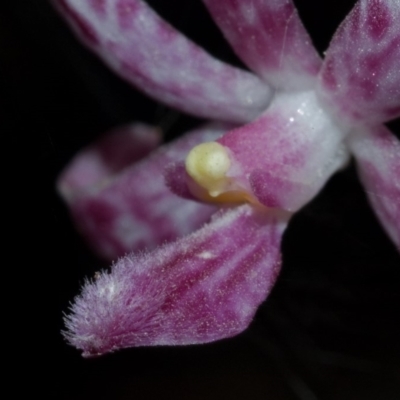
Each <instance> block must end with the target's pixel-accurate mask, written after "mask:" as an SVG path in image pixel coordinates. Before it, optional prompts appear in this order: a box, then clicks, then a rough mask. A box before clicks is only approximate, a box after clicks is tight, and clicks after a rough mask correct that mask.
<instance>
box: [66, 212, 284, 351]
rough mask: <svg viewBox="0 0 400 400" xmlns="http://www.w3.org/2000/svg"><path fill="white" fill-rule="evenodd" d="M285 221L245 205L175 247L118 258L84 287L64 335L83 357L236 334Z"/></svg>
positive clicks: (269, 271) (269, 282)
mask: <svg viewBox="0 0 400 400" xmlns="http://www.w3.org/2000/svg"><path fill="white" fill-rule="evenodd" d="M289 218H290V214H287V213H282V212H278V211H276V212H273V213H266V212H265V210H263V209H256V208H254V207H251V206H249V205H243V206H240V207H235V208H231V209H227V210H221V211H219V212H218V213H217V214H216V215H215V216H214V217H213V219H212V221H211V222H210V223H209V224H206V225H205V226H204V227H203V228H201V229H200V230H198V231H197V232H194V233H192V234H191V235H189V236H186V237H183V238H181V239H179V240H178V241H177V242H175V243H170V244H167V245H165V246H162V247H160V248H158V249H157V250H155V251H153V252H152V253H151V254H150V253H142V254H139V255H134V254H131V255H129V256H127V257H125V258H122V259H120V260H119V261H118V262H117V263H116V264H115V265H114V266H113V268H112V272H111V273H103V274H102V275H101V276H100V277H98V278H97V279H96V280H95V281H94V282H86V285H85V287H84V289H83V291H82V293H81V295H80V296H79V297H78V298H77V299H76V301H75V303H74V304H73V305H72V313H71V314H70V315H69V316H67V317H66V325H67V328H68V332H67V333H65V337H66V338H67V340H68V341H69V342H70V343H71V344H73V345H74V346H76V347H78V348H79V349H81V350H83V352H84V354H85V356H88V355H91V354H99V353H102V352H109V351H114V350H115V349H117V348H124V347H130V346H133V345H136V346H145V345H149V344H153V345H167V344H169V345H171V344H176V345H177V344H180V345H182V344H196V343H204V342H212V341H215V340H218V339H221V338H223V337H229V336H233V335H235V334H237V333H239V332H241V331H242V330H243V329H245V327H247V325H248V324H249V323H250V321H251V319H252V317H253V315H254V313H255V311H256V308H257V306H258V305H259V304H260V303H261V302H262V301H263V300H264V298H265V297H266V295H267V294H268V292H269V290H271V288H272V287H273V284H274V282H275V280H276V277H277V275H278V271H279V268H280V250H279V247H280V246H279V245H280V239H281V236H282V233H283V231H284V229H285V227H286V225H287V221H288V219H289ZM132 282H133V283H134V285H132Z"/></svg>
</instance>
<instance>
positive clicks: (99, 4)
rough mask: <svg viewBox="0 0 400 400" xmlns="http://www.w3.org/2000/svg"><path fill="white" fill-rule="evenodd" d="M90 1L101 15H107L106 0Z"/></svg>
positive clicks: (91, 5)
mask: <svg viewBox="0 0 400 400" xmlns="http://www.w3.org/2000/svg"><path fill="white" fill-rule="evenodd" d="M88 2H89V4H90V7H91V8H92V9H93V11H94V12H95V13H96V14H97V15H98V16H99V17H105V16H106V0H88Z"/></svg>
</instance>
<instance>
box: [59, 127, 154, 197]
mask: <svg viewBox="0 0 400 400" xmlns="http://www.w3.org/2000/svg"><path fill="white" fill-rule="evenodd" d="M161 140H162V136H161V131H160V130H159V129H158V128H156V127H152V126H149V125H146V124H141V123H135V124H131V125H127V126H122V127H119V128H116V129H114V130H113V131H111V132H109V133H107V134H106V135H104V136H103V137H102V138H101V139H100V140H98V141H97V142H96V143H95V144H94V145H91V146H89V147H87V148H86V149H84V150H81V151H80V152H79V153H78V155H77V156H75V157H74V158H73V160H72V161H71V162H70V164H69V166H68V168H67V169H66V170H65V171H63V173H62V174H61V176H60V178H59V179H58V190H59V192H60V193H61V194H62V196H63V198H64V200H66V201H67V202H68V201H72V200H73V198H74V197H75V196H79V195H81V194H84V193H85V192H90V191H95V190H96V187H98V186H103V185H104V184H106V183H107V182H108V181H109V180H110V179H112V178H113V176H114V175H116V174H117V173H119V172H120V171H121V170H122V169H124V168H126V167H128V166H129V165H131V164H133V163H135V162H137V161H139V160H140V159H141V158H143V157H145V156H147V154H149V153H150V152H151V151H152V150H154V149H155V148H156V147H158V145H159V144H160V143H161Z"/></svg>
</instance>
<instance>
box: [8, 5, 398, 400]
mask: <svg viewBox="0 0 400 400" xmlns="http://www.w3.org/2000/svg"><path fill="white" fill-rule="evenodd" d="M216 1H217V0H216ZM149 3H151V4H152V5H153V6H154V7H155V8H156V9H157V10H158V11H159V13H160V14H161V15H163V16H164V17H165V18H166V19H168V20H169V21H170V22H171V23H172V24H173V25H175V26H176V27H177V28H179V29H180V30H182V31H184V32H185V33H186V34H187V35H188V36H189V37H191V38H192V39H193V40H194V41H196V42H197V43H199V44H201V45H202V46H204V47H205V48H207V49H208V50H209V51H210V52H211V53H212V54H214V55H216V56H217V57H219V58H221V59H223V60H225V61H228V62H230V63H233V64H236V65H241V63H240V61H239V60H237V58H236V57H235V56H234V55H233V54H232V52H231V50H230V49H229V47H228V45H227V44H226V43H225V42H224V40H223V39H222V36H221V34H220V33H219V32H218V30H217V28H216V27H215V26H214V25H213V23H212V21H211V19H210V18H209V17H208V15H207V13H206V11H205V9H204V7H203V6H202V4H201V2H200V1H199V0H170V1H161V0H159V1H156V0H152V1H149ZM296 4H297V5H298V8H299V12H300V14H301V17H302V19H303V21H304V23H305V25H306V27H307V29H308V30H309V32H310V34H311V36H312V38H313V40H314V43H315V44H316V46H317V48H318V50H319V51H320V52H321V53H322V52H323V50H324V49H326V47H327V46H328V43H329V38H330V37H331V36H332V34H333V32H334V31H335V28H336V27H337V25H338V24H339V23H340V21H341V20H342V19H343V17H344V16H345V15H346V13H347V12H348V10H349V9H350V8H351V7H352V5H353V4H354V2H353V1H350V0H349V1H344V0H343V1H338V0H335V1H333V0H329V1H324V2H322V1H317V0H302V1H300V0H298V1H297V2H296ZM0 97H1V99H0V102H1V105H0V106H1V110H2V112H1V114H0V129H1V132H3V138H5V137H8V138H12V139H13V141H15V145H14V144H13V145H12V147H11V150H10V152H8V151H7V150H6V149H7V148H6V146H4V147H3V148H4V149H5V150H6V151H5V153H9V154H5V157H6V159H7V157H8V156H11V158H12V163H11V167H10V168H8V169H7V171H8V170H9V169H11V170H12V171H13V172H14V174H15V176H12V179H13V180H14V182H16V186H17V187H18V189H22V190H23V192H24V195H23V196H22V201H23V204H24V206H23V207H22V208H23V209H24V210H25V211H27V213H28V214H30V215H31V216H33V217H34V218H35V222H33V223H28V222H27V221H25V220H24V217H22V215H23V213H22V211H21V212H19V211H18V214H16V215H17V220H18V229H17V230H18V238H17V239H16V242H15V243H18V246H19V248H20V250H19V251H20V252H21V254H23V253H28V256H29V257H28V258H29V262H27V263H23V262H22V261H21V262H20V263H19V264H18V262H14V264H16V270H17V271H18V275H19V277H18V279H19V280H20V281H25V282H26V283H27V286H29V287H30V288H31V290H30V291H29V292H28V291H27V293H29V295H28V294H27V298H26V300H24V306H23V309H22V310H21V309H19V308H18V309H16V310H15V311H16V312H15V315H16V317H17V319H18V320H19V321H20V323H21V324H22V329H21V332H22V339H21V340H20V341H19V344H18V350H22V353H23V356H21V358H18V359H17V362H18V364H19V367H18V368H17V370H16V372H15V373H16V374H17V376H19V377H20V378H21V383H24V382H27V381H28V380H29V381H31V382H32V385H31V384H30V385H29V389H30V391H31V392H32V393H34V394H35V395H36V394H39V396H40V397H41V398H54V399H68V400H72V399H75V400H79V399H87V400H89V399H97V400H100V399H113V400H114V399H115V400H120V399H121V400H122V399H138V400H142V399H149V400H151V399H160V398H171V399H176V400H180V399H189V400H191V399H210V400H211V399H224V398H229V399H232V400H236V399H238V400H240V399H245V398H246V399H250V400H253V399H254V400H257V399H268V400H275V399H285V400H286V399H287V400H292V399H301V400H314V399H322V400H336V399H337V400H356V399H363V400H369V399H371V400H375V399H376V400H378V399H379V400H380V399H383V400H392V399H393V400H394V399H397V398H398V394H399V393H400V344H399V338H400V322H399V315H400V295H399V293H400V291H399V288H400V257H399V254H398V253H397V252H396V250H395V248H394V246H393V245H392V244H391V242H390V241H389V240H388V238H387V237H386V235H385V234H384V233H383V231H382V229H381V228H380V226H379V225H378V223H377V221H376V220H375V218H374V216H373V214H372V212H371V209H370V208H369V206H368V204H367V202H366V198H365V193H364V191H363V189H362V187H361V186H360V184H359V182H358V179H357V177H356V173H355V170H354V167H353V166H351V167H349V168H348V169H346V170H345V171H344V172H341V173H339V174H337V175H336V176H335V177H333V178H332V179H331V181H330V182H329V183H328V185H327V186H326V188H325V189H324V190H323V191H322V193H321V194H320V195H319V196H318V198H316V199H315V200H314V201H313V202H312V203H311V204H310V205H308V206H307V207H305V209H304V210H302V212H300V213H299V214H298V215H297V216H296V217H295V218H294V220H293V222H292V223H291V225H290V228H289V229H288V231H287V234H286V235H285V238H284V243H283V254H284V265H283V271H282V274H281V276H280V278H279V280H278V283H277V285H276V287H275V289H274V291H273V293H272V295H271V296H270V298H269V300H268V301H267V302H266V303H265V304H264V305H263V306H262V307H261V308H260V310H259V312H258V313H257V317H256V319H255V321H254V323H253V324H252V326H251V328H250V329H249V330H247V331H246V332H245V333H244V334H242V335H240V336H239V337H237V338H234V339H231V340H225V341H221V342H218V343H214V344H211V345H203V346H190V347H182V348H139V349H130V350H124V351H121V352H119V353H116V354H113V355H109V356H105V357H101V358H97V359H91V360H84V359H82V358H81V356H80V355H79V353H78V352H77V351H76V350H75V349H72V348H70V347H69V346H67V345H66V344H65V343H64V341H63V339H62V336H61V334H60V330H61V329H62V327H63V322H62V313H63V312H65V311H66V310H67V308H68V302H69V301H70V300H71V299H72V298H73V296H74V295H75V294H77V292H78V290H79V287H80V285H81V284H82V282H83V279H84V277H85V276H91V275H93V273H94V271H97V270H98V269H99V268H101V267H102V266H105V265H104V264H102V262H101V261H99V260H98V259H96V258H95V256H94V255H92V254H91V253H90V251H89V250H88V249H87V248H86V245H85V244H84V243H83V242H82V240H81V238H80V237H79V236H78V235H77V234H76V233H75V230H74V228H73V226H72V225H71V222H70V220H69V218H68V213H67V210H66V209H65V207H64V205H63V204H62V202H61V201H60V199H59V198H58V196H57V194H56V192H55V190H54V182H55V179H56V177H57V175H58V174H59V172H60V170H61V169H62V168H63V167H64V166H65V165H66V163H67V162H68V160H70V158H71V157H72V156H73V155H74V154H75V152H76V151H78V150H79V149H80V148H82V147H83V146H84V145H86V144H88V143H90V142H91V141H92V140H94V139H95V138H96V137H98V136H99V135H100V134H101V133H103V132H104V131H106V130H107V129H109V128H111V127H114V126H116V125H119V124H122V123H126V122H130V121H133V120H141V121H145V122H148V123H150V124H155V125H159V126H161V127H162V128H163V129H164V131H165V132H166V140H170V139H171V138H173V137H175V136H176V135H179V134H180V133H182V132H184V131H185V130H187V129H188V128H190V127H192V126H195V125H196V124H197V123H198V122H199V121H198V120H195V119H193V118H190V117H187V116H184V115H182V114H180V113H179V112H176V111H174V110H171V109H169V108H167V107H165V106H163V105H161V104H158V103H156V102H154V101H153V100H150V99H148V98H146V97H144V96H143V95H142V94H141V93H139V92H138V91H136V90H135V89H133V88H131V87H129V86H128V85H127V84H126V83H125V82H122V81H121V80H120V79H119V78H117V77H116V76H114V75H113V74H112V73H110V72H109V71H108V70H107V69H106V68H105V67H103V65H102V64H101V62H99V61H98V60H97V59H96V58H95V57H94V56H92V55H91V54H90V53H89V52H87V51H86V50H85V49H84V48H83V47H82V46H81V45H80V44H79V43H78V42H77V41H76V40H75V38H74V37H73V35H72V34H71V33H70V31H69V29H68V28H67V27H66V26H65V25H64V23H63V21H62V20H61V19H60V18H59V17H58V15H57V14H56V13H55V12H54V11H53V10H52V8H51V7H50V6H49V4H48V3H47V2H46V1H39V0H37V1H27V0H11V1H7V0H2V2H1V5H0ZM391 128H392V130H393V131H394V132H395V133H396V134H397V136H398V137H400V123H399V120H397V121H394V122H393V123H392V124H391ZM25 153H26V154H27V156H25ZM25 160H26V161H25ZM14 166H16V167H15V168H14ZM21 166H22V170H23V171H22V174H21V171H20V170H18V168H21ZM16 192H17V191H15V193H16ZM13 197H14V196H11V198H13ZM21 238H22V240H21ZM31 248H33V250H31ZM17 256H19V255H18V254H17ZM17 260H19V257H17ZM18 297H20V296H18ZM11 312H12V313H13V310H12V311H11ZM23 386H24V385H23V384H21V388H19V387H15V391H16V392H17V391H18V390H20V389H22V388H23Z"/></svg>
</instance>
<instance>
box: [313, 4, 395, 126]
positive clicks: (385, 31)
mask: <svg viewBox="0 0 400 400" xmlns="http://www.w3.org/2000/svg"><path fill="white" fill-rule="evenodd" d="M399 21H400V1H399V0H360V1H359V2H358V3H357V4H356V6H355V7H354V9H353V10H352V11H351V13H350V14H349V15H348V16H347V18H346V19H345V20H344V22H343V23H342V25H341V26H340V27H339V29H338V30H337V32H336V34H335V36H334V38H333V40H332V43H331V45H330V46H329V49H328V51H327V53H326V57H325V62H324V64H323V67H322V70H321V74H320V88H319V90H320V94H321V97H322V98H323V99H324V101H325V102H327V104H328V105H329V106H330V107H333V108H334V109H336V111H337V112H338V113H340V116H341V118H343V117H347V119H349V120H350V122H354V121H356V122H361V123H366V122H370V123H371V122H374V123H375V122H384V121H387V120H390V119H393V118H395V117H396V116H399V115H400V23H399Z"/></svg>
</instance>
